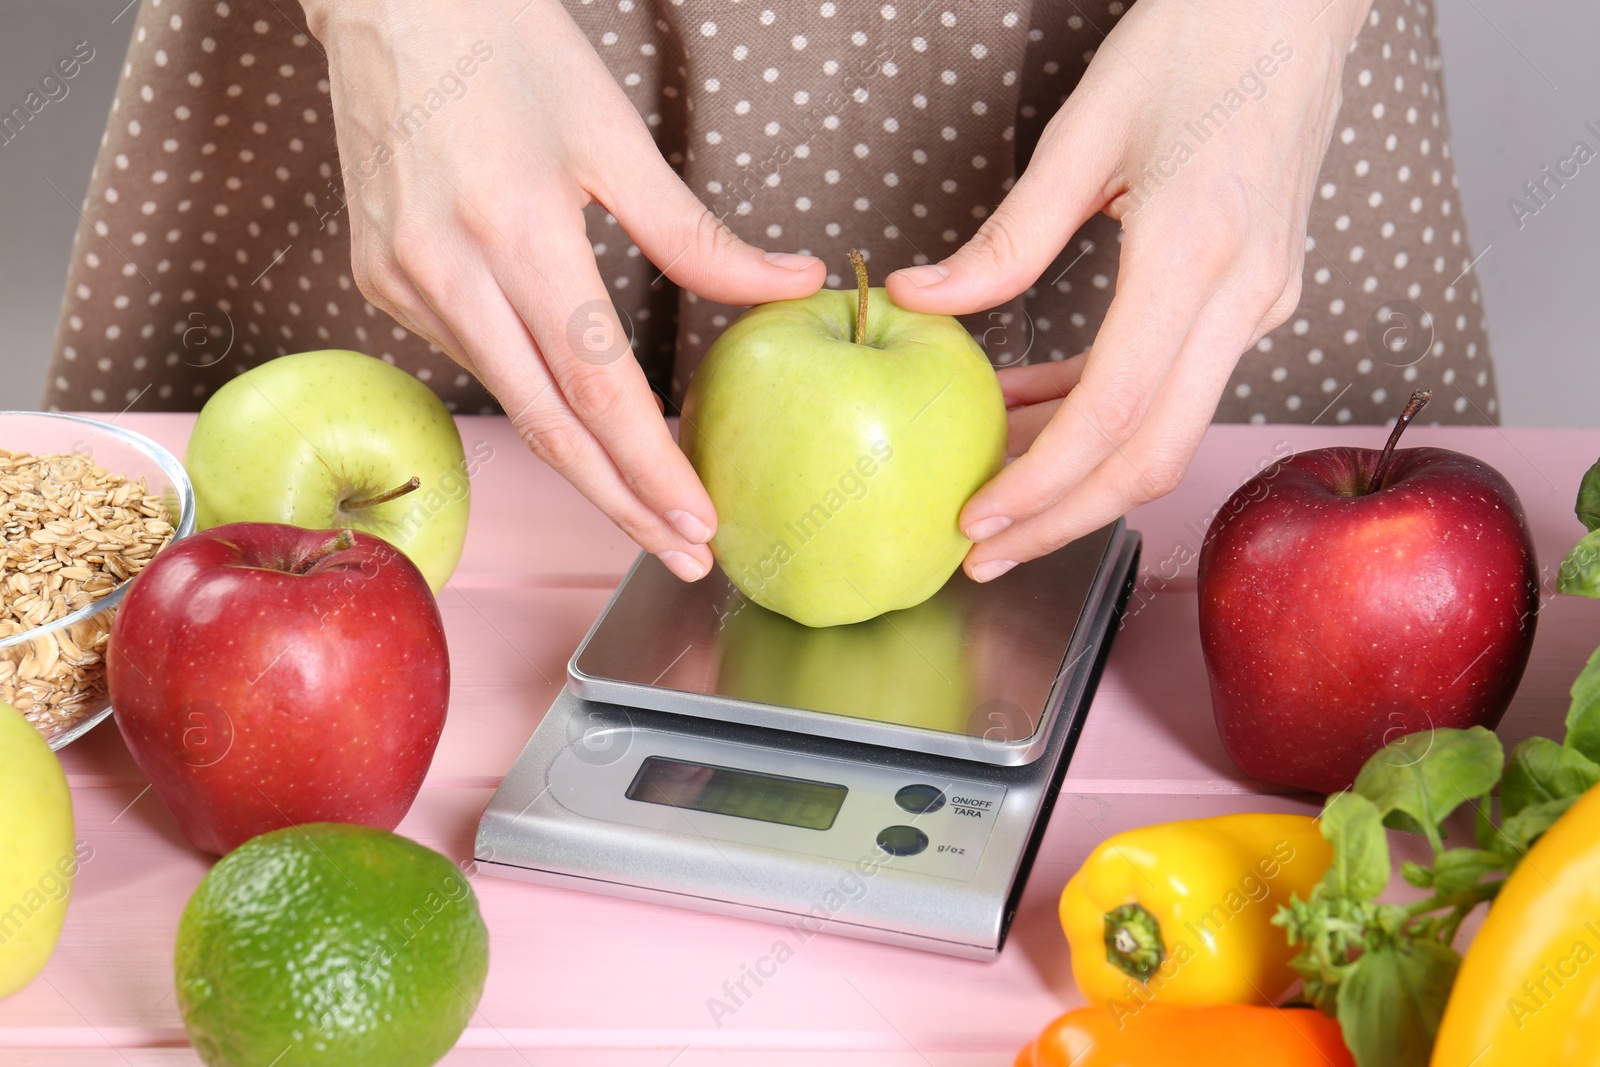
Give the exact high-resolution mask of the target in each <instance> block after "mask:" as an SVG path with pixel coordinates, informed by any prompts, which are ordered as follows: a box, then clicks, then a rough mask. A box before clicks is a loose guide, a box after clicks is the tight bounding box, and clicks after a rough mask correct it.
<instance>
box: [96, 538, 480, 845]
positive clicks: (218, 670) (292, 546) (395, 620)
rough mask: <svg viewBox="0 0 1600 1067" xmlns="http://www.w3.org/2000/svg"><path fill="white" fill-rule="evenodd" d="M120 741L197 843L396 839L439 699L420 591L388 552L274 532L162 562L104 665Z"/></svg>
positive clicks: (411, 571) (134, 593) (434, 646)
mask: <svg viewBox="0 0 1600 1067" xmlns="http://www.w3.org/2000/svg"><path fill="white" fill-rule="evenodd" d="M106 668H107V674H108V682H109V685H110V690H111V702H112V705H113V706H114V707H115V708H116V720H117V726H118V728H119V729H120V730H121V731H122V736H123V739H124V740H125V741H126V742H127V744H128V749H129V751H131V752H132V753H133V758H134V760H135V761H136V762H137V763H138V764H139V769H140V770H142V771H144V773H145V774H146V775H147V776H148V777H149V779H150V784H151V785H152V786H153V787H154V788H155V792H156V795H157V796H158V797H160V798H161V802H162V803H163V804H165V805H166V806H167V810H168V811H169V812H171V813H172V817H173V819H174V821H176V822H177V824H178V829H179V830H181V831H182V832H183V835H184V836H185V837H187V838H188V839H189V841H190V843H191V844H193V845H194V846H195V847H196V848H198V849H201V850H203V851H205V852H213V853H216V854H218V855H221V854H223V853H225V852H228V851H230V850H231V849H233V848H234V846H236V845H238V844H240V843H242V842H244V841H245V840H247V839H248V838H251V837H254V836H255V835H257V834H260V833H264V832H266V831H268V830H275V829H278V828H280V827H283V826H292V825H296V824H299V823H308V822H349V823H362V824H364V825H367V826H377V827H382V828H383V829H386V830H392V829H394V827H395V826H396V825H397V824H398V823H399V822H400V820H401V818H402V817H403V816H404V815H405V813H406V811H407V810H408V809H409V808H410V807H411V802H412V801H413V800H415V799H416V795H417V790H418V789H420V788H421V787H422V779H423V776H424V775H425V774H426V773H427V771H428V764H429V763H430V762H431V761H432V760H433V750H434V748H435V746H437V744H438V743H439V733H440V731H441V730H442V729H443V728H444V720H445V709H446V707H447V705H448V703H449V696H450V660H449V654H448V652H447V651H446V647H445V638H444V626H443V625H442V623H441V622H440V619H439V608H438V605H437V604H436V603H435V601H434V598H433V593H432V592H431V591H430V590H429V588H428V582H427V579H425V578H424V577H423V576H422V573H421V572H420V571H419V570H418V569H417V567H416V564H414V563H412V562H411V560H410V559H408V558H407V557H406V555H405V554H404V553H403V552H400V551H399V550H397V549H396V548H394V547H393V546H392V545H390V544H389V543H388V542H387V541H384V540H382V539H380V538H377V537H373V536H371V535H369V534H364V533H360V532H359V531H352V530H304V529H300V528H299V527H295V526H281V525H277V524H275V523H257V522H239V523H233V524H231V525H228V526H218V527H215V528H213V529H210V530H206V531H204V532H203V533H197V534H195V535H193V536H191V537H188V538H185V539H184V540H182V541H179V542H177V543H176V544H174V545H172V546H171V547H169V548H167V549H166V550H165V551H163V552H162V553H161V554H160V555H158V556H157V557H156V558H155V559H154V560H153V561H152V562H151V563H150V565H149V566H148V567H146V568H145V570H144V571H143V573H141V574H140V575H139V577H138V579H137V580H135V581H134V583H133V585H132V586H131V587H130V588H129V589H128V593H127V596H126V598H125V599H124V600H123V602H122V606H121V607H120V608H119V609H118V611H117V619H116V623H115V624H114V625H113V627H112V630H111V641H110V648H109V650H108V653H107V656H106Z"/></svg>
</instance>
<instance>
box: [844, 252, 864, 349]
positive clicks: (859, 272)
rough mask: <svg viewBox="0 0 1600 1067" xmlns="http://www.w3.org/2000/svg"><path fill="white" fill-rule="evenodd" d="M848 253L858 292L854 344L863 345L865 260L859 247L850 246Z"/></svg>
mask: <svg viewBox="0 0 1600 1067" xmlns="http://www.w3.org/2000/svg"><path fill="white" fill-rule="evenodd" d="M848 254H849V256H850V265H851V266H852V267H854V268H855V269H856V292H857V293H858V294H859V296H858V298H857V302H856V344H858V345H864V344H866V343H867V261H866V259H865V257H863V256H862V255H861V249H859V248H852V249H851V250H850V251H849V253H848Z"/></svg>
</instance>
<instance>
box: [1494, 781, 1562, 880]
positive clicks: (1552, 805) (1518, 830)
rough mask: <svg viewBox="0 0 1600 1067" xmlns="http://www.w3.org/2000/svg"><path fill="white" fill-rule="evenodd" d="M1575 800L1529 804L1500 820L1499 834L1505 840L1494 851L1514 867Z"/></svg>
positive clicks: (1560, 799)
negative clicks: (1507, 817)
mask: <svg viewBox="0 0 1600 1067" xmlns="http://www.w3.org/2000/svg"><path fill="white" fill-rule="evenodd" d="M1577 799H1578V798H1577V797H1575V796H1571V797H1561V798H1559V799H1557V800H1546V801H1543V802H1542V803H1539V804H1530V805H1529V806H1528V807H1526V808H1523V809H1522V810H1521V811H1519V812H1517V813H1516V814H1515V815H1513V816H1511V817H1510V818H1509V819H1504V820H1502V821H1501V823H1500V832H1501V834H1502V835H1503V836H1504V839H1505V840H1504V842H1503V843H1502V844H1501V845H1499V847H1497V848H1496V849H1495V851H1496V852H1498V853H1500V855H1502V856H1504V857H1505V858H1506V859H1507V860H1510V861H1512V864H1513V865H1514V863H1515V861H1516V860H1519V859H1521V858H1522V857H1523V855H1524V854H1525V853H1526V852H1527V851H1528V849H1530V848H1532V847H1533V843H1534V842H1535V841H1537V840H1539V838H1540V836H1541V835H1543V834H1544V832H1545V831H1546V830H1548V829H1550V827H1552V826H1554V825H1555V824H1556V820H1557V819H1559V818H1561V816H1563V815H1565V814H1566V813H1567V809H1568V808H1570V807H1572V805H1573V802H1574V801H1576V800H1577Z"/></svg>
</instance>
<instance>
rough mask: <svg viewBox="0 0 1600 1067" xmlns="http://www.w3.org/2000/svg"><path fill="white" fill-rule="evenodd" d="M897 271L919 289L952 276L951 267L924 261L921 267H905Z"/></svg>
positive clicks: (936, 283)
mask: <svg viewBox="0 0 1600 1067" xmlns="http://www.w3.org/2000/svg"><path fill="white" fill-rule="evenodd" d="M895 273H896V274H898V275H900V277H902V278H904V279H905V280H906V281H908V282H910V283H911V284H912V285H914V286H916V287H917V288H918V289H926V288H928V287H929V286H930V285H938V284H939V283H940V282H942V281H944V280H945V279H946V278H948V277H950V268H949V267H947V266H945V265H944V264H943V263H924V264H923V265H922V266H920V267H905V268H903V269H901V270H897V271H895Z"/></svg>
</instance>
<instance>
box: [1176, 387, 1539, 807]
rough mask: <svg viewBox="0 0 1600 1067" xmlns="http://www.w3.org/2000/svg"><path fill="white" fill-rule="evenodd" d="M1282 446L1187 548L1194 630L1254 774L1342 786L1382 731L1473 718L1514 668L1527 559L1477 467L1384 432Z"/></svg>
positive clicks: (1411, 408) (1528, 588) (1530, 605)
mask: <svg viewBox="0 0 1600 1067" xmlns="http://www.w3.org/2000/svg"><path fill="white" fill-rule="evenodd" d="M1426 402H1427V394H1425V393H1418V394H1416V395H1415V396H1413V397H1412V400H1411V403H1410V404H1408V405H1407V407H1406V412H1405V414H1404V415H1402V416H1401V419H1400V421H1399V422H1398V423H1397V424H1396V425H1395V428H1394V432H1393V433H1392V434H1391V436H1390V438H1389V443H1388V445H1387V446H1386V447H1385V448H1384V449H1383V450H1382V451H1378V450H1375V449H1366V448H1319V449H1316V450H1314V451H1311V452H1302V453H1299V454H1297V455H1293V456H1290V457H1289V458H1288V459H1286V460H1284V461H1283V462H1282V463H1281V464H1279V465H1276V466H1274V467H1272V468H1269V469H1268V470H1266V471H1264V472H1263V473H1261V474H1259V475H1257V476H1256V477H1254V478H1251V479H1250V480H1249V481H1248V482H1246V483H1245V484H1244V485H1242V486H1241V487H1240V488H1239V489H1238V491H1237V492H1235V493H1234V494H1233V496H1232V498H1230V499H1229V501H1228V503H1227V504H1226V505H1224V507H1223V508H1222V510H1221V511H1220V512H1219V513H1218V514H1217V517H1216V519H1215V520H1213V522H1212V523H1211V528H1210V529H1209V530H1208V531H1206V538H1205V542H1204V544H1203V545H1202V547H1201V549H1200V573H1199V594H1200V642H1201V647H1202V648H1203V650H1204V652H1205V660H1206V670H1207V672H1208V673H1209V675H1210V678H1211V706H1212V711H1213V712H1214V714H1215V715H1216V720H1217V729H1218V730H1219V731H1220V732H1221V734H1222V744H1223V747H1224V748H1226V749H1227V751H1228V755H1229V756H1230V757H1232V759H1233V761H1234V763H1236V764H1238V766H1239V769H1240V770H1242V771H1244V772H1245V773H1246V774H1248V775H1250V776H1251V777H1253V778H1258V779H1261V780H1262V781H1266V782H1275V783H1277V784H1280V785H1287V786H1294V787H1296V788H1301V789H1313V790H1316V791H1317V792H1319V793H1332V792H1336V791H1337V790H1340V789H1344V788H1347V787H1348V786H1349V785H1350V783H1351V782H1352V781H1353V780H1354V779H1355V776H1356V772H1357V771H1359V770H1360V769H1361V765H1362V764H1363V763H1365V762H1366V760H1367V758H1368V757H1369V756H1371V755H1372V754H1373V753H1374V752H1376V751H1377V750H1378V749H1380V748H1382V747H1383V745H1384V744H1385V743H1386V742H1388V741H1393V740H1394V739H1396V738H1398V737H1401V736H1403V735H1405V734H1407V733H1411V732H1413V731H1415V730H1421V729H1426V728H1429V727H1441V726H1452V727H1468V726H1478V725H1481V726H1487V727H1489V728H1491V729H1492V728H1493V727H1494V726H1495V725H1496V724H1498V723H1499V721H1500V716H1501V715H1503V714H1504V713H1505V710H1506V705H1507V704H1509V703H1510V701H1511V695H1512V693H1514V692H1515V691H1516V688H1517V683H1518V682H1519V681H1520V680H1521V678H1522V670H1523V667H1525V666H1526V665H1527V662H1528V651H1529V648H1530V647H1531V646H1532V644H1533V631H1534V623H1535V621H1536V619H1537V614H1538V610H1539V587H1538V568H1537V566H1536V565H1535V562H1534V554H1533V543H1532V541H1531V539H1530V538H1529V536H1528V524H1527V521H1526V520H1525V519H1524V517H1523V513H1522V504H1521V502H1520V501H1518V500H1517V494H1516V493H1515V492H1514V491H1513V490H1512V488H1511V486H1510V484H1509V483H1508V482H1507V481H1506V480H1505V478H1504V477H1503V476H1501V474H1500V473H1499V472H1498V471H1496V470H1495V469H1494V468H1492V467H1490V466H1489V465H1488V464H1486V463H1483V462H1481V461H1480V460H1476V459H1473V458H1472V457H1471V456H1464V455H1462V454H1461V453H1459V452H1452V451H1449V450H1448V449H1443V448H1408V449H1401V450H1400V451H1395V444H1396V442H1397V441H1398V439H1399V437H1400V434H1401V432H1402V431H1403V430H1404V429H1405V427H1406V425H1407V423H1409V422H1410V421H1411V419H1412V417H1414V416H1415V414H1416V412H1417V411H1418V410H1420V409H1421V407H1422V405H1423V404H1424V403H1426Z"/></svg>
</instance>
